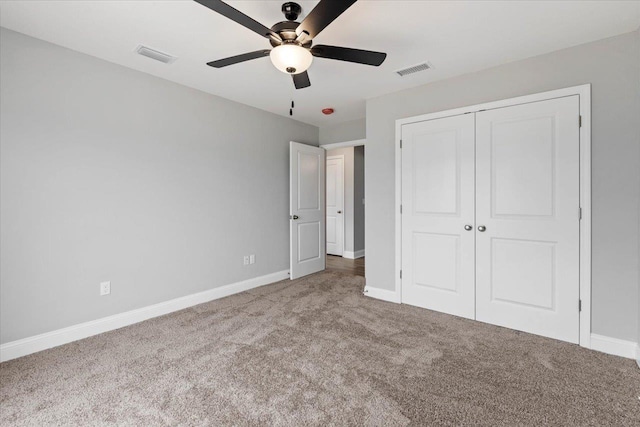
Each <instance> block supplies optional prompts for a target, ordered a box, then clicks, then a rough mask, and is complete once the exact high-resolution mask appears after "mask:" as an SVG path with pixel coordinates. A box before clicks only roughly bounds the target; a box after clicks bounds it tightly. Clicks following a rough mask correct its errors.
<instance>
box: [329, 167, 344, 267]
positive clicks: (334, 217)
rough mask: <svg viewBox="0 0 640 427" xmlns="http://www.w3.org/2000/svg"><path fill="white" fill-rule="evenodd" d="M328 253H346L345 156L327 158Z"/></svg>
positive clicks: (340, 254)
mask: <svg viewBox="0 0 640 427" xmlns="http://www.w3.org/2000/svg"><path fill="white" fill-rule="evenodd" d="M327 253H328V254H330V255H339V256H342V254H343V253H344V156H331V157H327Z"/></svg>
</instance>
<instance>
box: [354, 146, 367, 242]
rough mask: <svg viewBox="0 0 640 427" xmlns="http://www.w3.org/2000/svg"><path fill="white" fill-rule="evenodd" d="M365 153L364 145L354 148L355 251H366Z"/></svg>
mask: <svg viewBox="0 0 640 427" xmlns="http://www.w3.org/2000/svg"><path fill="white" fill-rule="evenodd" d="M364 152H365V147H364V146H363V145H361V146H358V147H354V148H353V198H354V201H353V248H354V249H353V250H354V251H361V250H363V249H364V221H365V220H364V203H363V202H362V200H363V199H364V187H365V186H364V162H365V158H364Z"/></svg>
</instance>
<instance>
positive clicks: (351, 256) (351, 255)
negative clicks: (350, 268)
mask: <svg viewBox="0 0 640 427" xmlns="http://www.w3.org/2000/svg"><path fill="white" fill-rule="evenodd" d="M342 256H343V257H344V258H349V259H356V258H362V257H364V249H362V250H360V251H355V252H351V251H344V252H343V253H342Z"/></svg>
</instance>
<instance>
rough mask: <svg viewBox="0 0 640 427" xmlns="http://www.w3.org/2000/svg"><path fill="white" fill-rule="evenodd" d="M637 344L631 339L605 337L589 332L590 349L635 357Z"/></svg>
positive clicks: (630, 357) (629, 357)
mask: <svg viewBox="0 0 640 427" xmlns="http://www.w3.org/2000/svg"><path fill="white" fill-rule="evenodd" d="M637 348H638V344H637V343H635V342H633V341H625V340H621V339H618V338H611V337H605V336H604V335H598V334H591V349H592V350H597V351H601V352H603V353H607V354H613V355H614V356H622V357H626V358H628V359H635V358H636V357H637V356H636V354H637Z"/></svg>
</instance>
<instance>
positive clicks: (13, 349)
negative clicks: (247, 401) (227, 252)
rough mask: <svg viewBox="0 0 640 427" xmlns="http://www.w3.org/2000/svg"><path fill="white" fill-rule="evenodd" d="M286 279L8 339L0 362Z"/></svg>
mask: <svg viewBox="0 0 640 427" xmlns="http://www.w3.org/2000/svg"><path fill="white" fill-rule="evenodd" d="M288 278H289V271H288V270H283V271H278V272H277V273H271V274H267V275H264V276H260V277H255V278H253V279H248V280H244V281H242V282H237V283H232V284H230V285H225V286H220V287H219V288H213V289H210V290H208V291H204V292H199V293H197V294H191V295H187V296H184V297H180V298H176V299H172V300H169V301H165V302H161V303H158V304H154V305H150V306H147V307H143V308H138V309H136V310H131V311H127V312H124V313H119V314H115V315H113V316H108V317H103V318H102V319H97V320H92V321H89V322H85V323H80V324H78V325H74V326H69V327H67V328H63V329H58V330H56V331H51V332H47V333H44V334H40V335H35V336H33V337H29V338H24V339H21V340H17V341H12V342H8V343H6V344H2V345H0V362H5V361H7V360H11V359H15V358H18V357H22V356H26V355H27V354H31V353H36V352H38V351H42V350H46V349H48V348H52V347H57V346H59V345H63V344H67V343H70V342H72V341H77V340H80V339H83V338H87V337H90V336H93V335H98V334H101V333H104V332H108V331H112V330H114V329H119V328H122V327H124V326H129V325H132V324H134V323H138V322H142V321H143V320H147V319H151V318H153V317H158V316H162V315H165V314H169V313H172V312H174V311H178V310H182V309H185V308H189V307H192V306H194V305H198V304H202V303H205V302H209V301H213V300H215V299H218V298H223V297H226V296H229V295H233V294H237V293H239V292H244V291H247V290H249V289H253V288H257V287H259V286H264V285H268V284H270V283H274V282H279V281H280V280H284V279H288Z"/></svg>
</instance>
